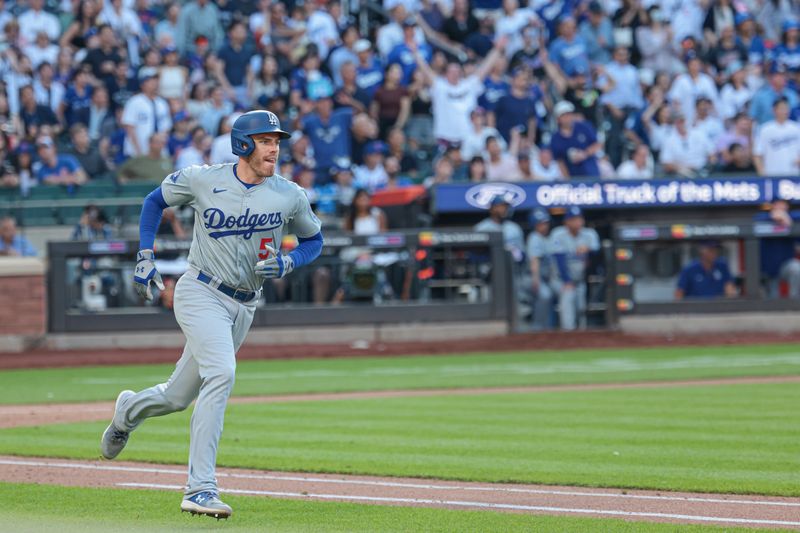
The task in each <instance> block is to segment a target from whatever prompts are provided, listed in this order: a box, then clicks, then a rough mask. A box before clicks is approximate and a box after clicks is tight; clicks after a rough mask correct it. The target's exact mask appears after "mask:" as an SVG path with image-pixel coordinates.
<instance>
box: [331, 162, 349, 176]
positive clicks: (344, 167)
mask: <svg viewBox="0 0 800 533" xmlns="http://www.w3.org/2000/svg"><path fill="white" fill-rule="evenodd" d="M352 171H353V167H352V166H351V165H350V164H349V163H345V162H339V163H334V164H333V165H332V166H331V168H330V170H328V172H329V173H330V175H331V176H335V175H336V174H338V173H339V172H352Z"/></svg>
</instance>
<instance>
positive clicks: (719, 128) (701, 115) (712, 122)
mask: <svg viewBox="0 0 800 533" xmlns="http://www.w3.org/2000/svg"><path fill="white" fill-rule="evenodd" d="M713 105H714V104H713V103H712V102H711V100H710V99H709V98H707V97H705V96H699V97H698V98H697V101H696V103H695V114H694V128H696V129H699V130H700V131H702V132H703V133H705V134H706V137H708V140H709V141H710V142H711V143H712V144H713V143H714V142H715V141H716V140H717V139H719V137H720V135H722V134H723V133H724V132H725V126H724V125H723V123H722V120H720V119H719V118H718V117H717V116H716V115H715V114H714V108H713Z"/></svg>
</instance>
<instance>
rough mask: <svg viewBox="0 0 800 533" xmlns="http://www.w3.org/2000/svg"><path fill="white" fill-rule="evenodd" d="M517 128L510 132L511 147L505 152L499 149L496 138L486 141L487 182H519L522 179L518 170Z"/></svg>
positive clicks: (518, 137) (518, 139)
mask: <svg viewBox="0 0 800 533" xmlns="http://www.w3.org/2000/svg"><path fill="white" fill-rule="evenodd" d="M521 137H522V136H521V134H520V130H519V127H516V128H513V129H512V130H511V145H510V146H509V149H508V151H507V152H505V151H503V150H502V149H501V148H500V143H498V142H497V137H489V138H487V139H486V179H487V180H489V181H520V180H522V179H523V178H524V176H523V174H522V172H520V169H519V161H518V158H517V155H518V154H519V144H520V140H521Z"/></svg>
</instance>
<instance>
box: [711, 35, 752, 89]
mask: <svg viewBox="0 0 800 533" xmlns="http://www.w3.org/2000/svg"><path fill="white" fill-rule="evenodd" d="M708 61H709V64H710V65H711V66H712V67H714V70H716V72H717V79H718V81H719V84H720V85H722V82H723V81H724V79H725V71H726V69H727V68H728V67H729V66H730V65H732V64H734V63H740V62H743V61H747V49H746V48H745V47H744V46H743V45H742V44H741V43H739V42H737V41H736V35H735V33H734V30H733V26H726V27H724V28H723V29H722V33H721V34H720V38H719V41H718V42H717V43H716V45H714V46H713V47H712V48H711V50H710V51H709V53H708Z"/></svg>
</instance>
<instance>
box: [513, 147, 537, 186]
mask: <svg viewBox="0 0 800 533" xmlns="http://www.w3.org/2000/svg"><path fill="white" fill-rule="evenodd" d="M517 172H518V173H519V176H520V180H522V181H533V180H534V179H536V177H535V176H534V175H533V169H532V168H531V156H530V154H528V151H527V150H522V151H521V152H519V154H517Z"/></svg>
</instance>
